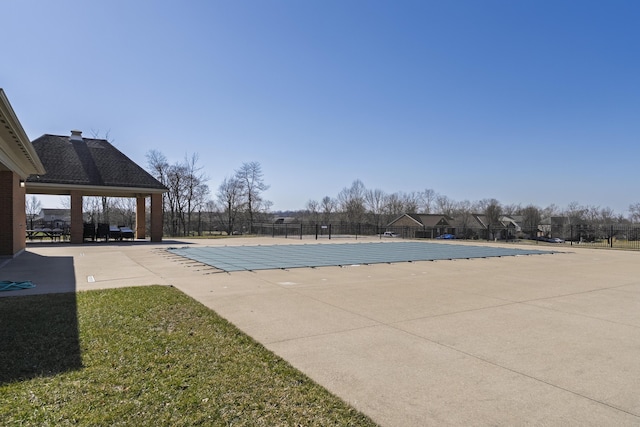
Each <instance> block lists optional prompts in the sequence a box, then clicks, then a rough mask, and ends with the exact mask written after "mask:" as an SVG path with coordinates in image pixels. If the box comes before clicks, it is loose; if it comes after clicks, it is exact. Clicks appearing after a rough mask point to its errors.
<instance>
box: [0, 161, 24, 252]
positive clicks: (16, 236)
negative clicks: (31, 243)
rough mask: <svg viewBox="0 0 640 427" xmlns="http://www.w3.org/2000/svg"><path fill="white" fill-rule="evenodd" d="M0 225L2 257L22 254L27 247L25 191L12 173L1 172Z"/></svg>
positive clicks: (17, 176) (0, 250) (16, 176)
mask: <svg viewBox="0 0 640 427" xmlns="http://www.w3.org/2000/svg"><path fill="white" fill-rule="evenodd" d="M0 224H2V226H1V227H0V256H14V255H16V254H18V253H20V252H22V251H23V250H24V249H25V248H26V247H27V243H26V242H27V233H26V231H25V227H26V224H27V214H26V212H25V189H24V188H23V187H21V186H20V176H19V175H17V174H15V173H14V172H10V171H1V172H0Z"/></svg>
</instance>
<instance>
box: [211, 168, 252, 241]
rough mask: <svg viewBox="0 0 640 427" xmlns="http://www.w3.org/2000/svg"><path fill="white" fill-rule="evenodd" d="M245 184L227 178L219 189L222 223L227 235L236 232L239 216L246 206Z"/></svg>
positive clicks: (233, 178)
mask: <svg viewBox="0 0 640 427" xmlns="http://www.w3.org/2000/svg"><path fill="white" fill-rule="evenodd" d="M243 192H244V188H243V184H242V182H241V181H240V180H238V179H237V178H236V177H231V178H225V179H224V181H222V184H220V187H218V194H217V196H218V203H219V204H220V207H221V214H222V223H223V224H224V226H225V228H226V231H227V234H229V235H232V234H233V232H234V231H235V226H236V221H237V220H238V215H239V214H240V211H241V210H242V208H243V206H244V203H245V202H244V198H243Z"/></svg>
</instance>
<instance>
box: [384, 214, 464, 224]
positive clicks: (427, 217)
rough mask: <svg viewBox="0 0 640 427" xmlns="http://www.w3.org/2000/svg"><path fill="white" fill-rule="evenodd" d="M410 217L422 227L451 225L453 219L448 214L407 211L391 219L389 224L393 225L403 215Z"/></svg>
mask: <svg viewBox="0 0 640 427" xmlns="http://www.w3.org/2000/svg"><path fill="white" fill-rule="evenodd" d="M405 216H407V217H409V218H411V219H412V220H414V221H415V222H416V226H422V227H437V226H449V225H450V222H451V221H453V219H452V218H449V217H448V216H446V215H441V214H416V213H406V214H403V215H400V216H399V217H398V218H396V219H394V220H393V221H391V223H390V224H389V226H392V225H393V224H394V223H395V222H396V221H398V220H399V219H401V218H403V217H405Z"/></svg>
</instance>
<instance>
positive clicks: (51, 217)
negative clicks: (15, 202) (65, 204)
mask: <svg viewBox="0 0 640 427" xmlns="http://www.w3.org/2000/svg"><path fill="white" fill-rule="evenodd" d="M37 221H38V223H39V225H42V227H49V228H62V229H64V228H66V227H69V226H70V224H71V209H50V208H43V209H41V210H40V214H39V215H38V218H37Z"/></svg>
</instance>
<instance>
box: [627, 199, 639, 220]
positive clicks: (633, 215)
mask: <svg viewBox="0 0 640 427" xmlns="http://www.w3.org/2000/svg"><path fill="white" fill-rule="evenodd" d="M629 220H630V221H631V222H633V223H634V224H635V223H638V222H640V203H634V204H632V205H629Z"/></svg>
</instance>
